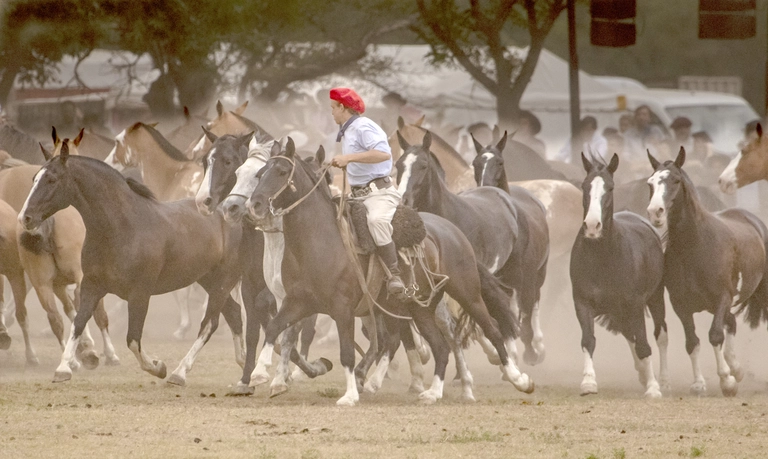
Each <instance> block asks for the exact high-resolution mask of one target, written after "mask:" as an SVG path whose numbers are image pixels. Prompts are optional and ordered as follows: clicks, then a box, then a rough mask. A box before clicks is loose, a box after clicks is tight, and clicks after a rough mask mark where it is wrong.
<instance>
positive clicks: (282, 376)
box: [269, 321, 301, 398]
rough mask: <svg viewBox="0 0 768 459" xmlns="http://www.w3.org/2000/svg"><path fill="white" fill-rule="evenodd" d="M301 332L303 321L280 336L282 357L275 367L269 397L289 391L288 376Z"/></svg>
mask: <svg viewBox="0 0 768 459" xmlns="http://www.w3.org/2000/svg"><path fill="white" fill-rule="evenodd" d="M300 332H301V321H299V322H298V323H296V324H295V325H291V326H290V327H288V328H286V329H285V331H283V334H282V336H281V337H280V359H279V360H278V363H277V368H276V369H275V377H274V378H273V379H272V383H271V384H270V385H269V398H273V397H277V396H278V395H280V394H283V393H285V392H288V376H289V375H290V373H289V372H290V362H291V353H292V352H293V351H294V350H295V348H296V343H297V342H298V340H299V333H300Z"/></svg>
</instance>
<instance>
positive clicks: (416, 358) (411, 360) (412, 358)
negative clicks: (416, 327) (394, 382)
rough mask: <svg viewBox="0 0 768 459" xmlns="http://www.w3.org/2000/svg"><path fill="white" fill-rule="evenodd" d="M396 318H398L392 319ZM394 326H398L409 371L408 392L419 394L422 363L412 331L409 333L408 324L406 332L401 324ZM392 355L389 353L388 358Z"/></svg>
mask: <svg viewBox="0 0 768 459" xmlns="http://www.w3.org/2000/svg"><path fill="white" fill-rule="evenodd" d="M393 320H398V319H393ZM393 326H395V327H399V328H400V332H399V333H398V334H399V335H400V341H401V342H402V343H403V348H405V355H406V357H407V358H408V367H409V368H410V372H411V384H410V385H409V386H408V392H411V393H415V394H420V393H422V392H424V365H423V364H422V363H421V356H420V355H419V351H418V349H416V343H415V342H414V340H413V333H411V330H410V328H411V326H410V325H408V333H404V332H403V330H402V324H395V325H393ZM391 358H392V355H390V360H391Z"/></svg>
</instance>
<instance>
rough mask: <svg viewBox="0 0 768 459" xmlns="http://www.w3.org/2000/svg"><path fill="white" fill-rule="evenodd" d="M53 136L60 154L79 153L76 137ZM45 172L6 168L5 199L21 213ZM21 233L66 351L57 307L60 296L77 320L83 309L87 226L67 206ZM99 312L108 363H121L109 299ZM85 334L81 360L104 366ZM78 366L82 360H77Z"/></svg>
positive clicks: (27, 263)
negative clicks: (35, 182)
mask: <svg viewBox="0 0 768 459" xmlns="http://www.w3.org/2000/svg"><path fill="white" fill-rule="evenodd" d="M52 137H53V140H54V146H55V150H54V154H58V152H59V151H60V150H61V149H62V148H63V146H64V145H66V146H67V149H68V150H69V149H70V148H71V149H72V151H73V152H74V154H77V152H78V150H77V147H76V146H75V143H74V141H70V140H69V139H64V140H61V139H59V138H58V136H57V135H56V130H55V129H54V130H53V132H52ZM43 155H44V156H46V157H48V156H49V155H50V154H49V153H48V152H47V151H46V150H45V149H43ZM39 170H40V166H33V165H28V166H19V167H14V168H11V169H7V170H4V171H2V172H0V199H3V200H5V201H6V202H7V203H8V204H9V205H10V206H11V207H12V208H13V209H14V211H16V212H18V211H20V210H21V208H22V207H23V205H24V200H25V199H26V196H27V195H28V194H29V190H30V189H31V187H32V179H33V177H34V176H35V174H37V173H38V171H39ZM15 233H16V236H15V237H14V240H17V242H18V245H19V249H18V256H19V259H20V261H21V266H22V268H23V269H24V271H25V272H26V274H27V275H28V276H29V280H30V283H31V284H32V286H33V287H34V289H35V292H36V293H37V296H38V298H39V300H40V304H41V305H42V306H43V309H44V310H45V311H46V314H47V317H48V322H49V324H50V326H51V330H52V331H53V334H54V336H56V339H57V340H58V342H59V345H60V346H61V347H62V349H64V344H65V336H64V322H63V321H62V318H61V315H60V314H59V311H58V307H57V306H56V298H59V300H60V301H61V303H62V306H63V307H64V312H65V314H66V315H67V317H68V318H69V319H70V320H74V318H75V311H76V308H77V307H78V300H77V297H78V295H79V292H80V283H81V281H82V278H83V273H82V268H81V262H80V253H81V250H82V247H83V242H84V240H85V227H84V226H83V221H82V218H81V217H80V214H79V213H78V212H77V211H76V210H75V209H74V208H67V209H62V210H61V211H60V212H57V213H56V214H55V215H53V218H51V219H49V220H48V221H47V222H46V223H45V224H44V225H43V226H42V227H41V228H40V229H39V231H35V232H27V231H25V230H24V228H22V227H21V225H18V228H17V229H16V231H15ZM71 284H74V285H75V301H74V302H73V300H72V299H71V298H70V297H69V295H68V294H67V291H66V287H67V285H71ZM17 307H18V306H17ZM94 315H95V317H94V318H95V321H96V325H97V326H98V327H99V329H100V331H101V334H102V339H103V341H104V355H105V357H106V364H107V365H118V364H119V362H120V359H119V358H118V357H117V354H116V353H115V349H114V346H113V345H112V340H111V338H110V335H109V319H108V317H107V314H106V312H105V311H104V304H103V302H99V305H98V306H97V308H96V311H95V314H94ZM85 333H86V338H85V341H84V342H83V348H82V349H79V350H78V358H79V359H81V360H82V361H83V363H84V364H85V365H86V367H87V368H95V367H96V366H98V364H99V358H98V356H97V355H96V353H95V352H94V351H93V350H92V349H91V348H92V347H93V339H92V338H91V336H90V333H89V332H88V329H87V328H86V330H85ZM73 365H75V366H77V365H78V364H77V363H76V362H73Z"/></svg>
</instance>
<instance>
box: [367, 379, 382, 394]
mask: <svg viewBox="0 0 768 459" xmlns="http://www.w3.org/2000/svg"><path fill="white" fill-rule="evenodd" d="M363 391H364V392H366V393H368V394H375V393H376V392H378V391H379V385H378V384H375V383H374V382H373V381H368V382H367V383H365V387H364V388H363Z"/></svg>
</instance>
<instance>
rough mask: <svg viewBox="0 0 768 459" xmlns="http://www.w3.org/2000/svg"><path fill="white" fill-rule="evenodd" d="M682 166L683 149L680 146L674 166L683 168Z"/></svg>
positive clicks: (683, 158) (683, 161)
mask: <svg viewBox="0 0 768 459" xmlns="http://www.w3.org/2000/svg"><path fill="white" fill-rule="evenodd" d="M683 164H685V148H683V147H682V146H681V147H680V152H679V153H678V154H677V158H675V166H677V167H683Z"/></svg>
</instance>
